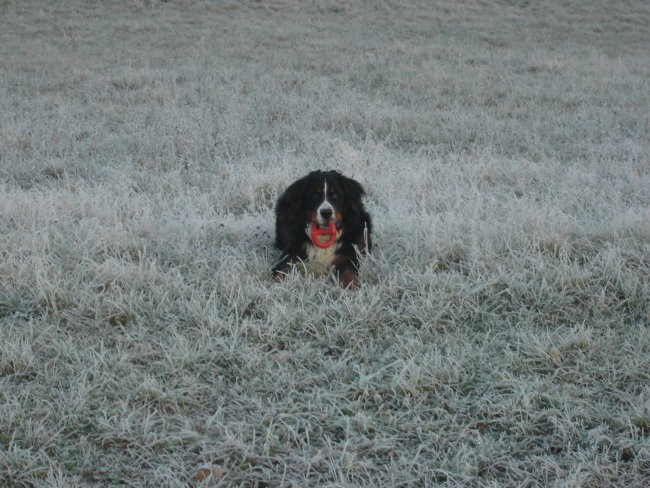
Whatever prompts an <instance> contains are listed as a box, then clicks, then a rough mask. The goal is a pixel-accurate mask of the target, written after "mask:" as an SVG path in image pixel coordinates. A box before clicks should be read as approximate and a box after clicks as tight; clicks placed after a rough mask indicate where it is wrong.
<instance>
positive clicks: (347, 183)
mask: <svg viewBox="0 0 650 488" xmlns="http://www.w3.org/2000/svg"><path fill="white" fill-rule="evenodd" d="M341 179H342V181H343V191H345V194H346V195H349V196H351V197H352V198H353V199H356V200H357V201H358V202H360V201H361V197H363V196H364V195H365V194H366V192H365V190H364V189H363V187H362V186H361V184H360V183H359V182H358V181H356V180H353V179H352V178H348V177H347V176H343V175H341Z"/></svg>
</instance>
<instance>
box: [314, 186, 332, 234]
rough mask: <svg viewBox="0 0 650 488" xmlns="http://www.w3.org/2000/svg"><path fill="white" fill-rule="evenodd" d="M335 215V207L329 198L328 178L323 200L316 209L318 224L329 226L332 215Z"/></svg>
mask: <svg viewBox="0 0 650 488" xmlns="http://www.w3.org/2000/svg"><path fill="white" fill-rule="evenodd" d="M333 216H334V207H333V206H332V204H331V203H330V201H329V200H328V199H327V180H325V181H324V183H323V202H322V203H321V204H320V205H319V206H318V208H317V209H316V219H317V220H318V225H320V226H327V224H328V223H329V221H330V220H332V217H333Z"/></svg>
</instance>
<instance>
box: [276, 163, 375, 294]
mask: <svg viewBox="0 0 650 488" xmlns="http://www.w3.org/2000/svg"><path fill="white" fill-rule="evenodd" d="M364 195H365V191H364V190H363V187H362V186H361V185H360V184H359V183H358V182H357V181H355V180H353V179H351V178H347V177H345V176H343V175H342V174H341V173H339V172H337V171H312V172H311V173H309V174H308V175H307V176H305V177H303V178H301V179H299V180H297V181H295V182H294V183H292V184H291V185H290V186H289V187H288V188H287V189H286V190H285V191H284V193H283V194H282V195H280V198H278V201H277V204H276V206H275V247H276V248H277V249H279V250H280V251H281V252H282V256H281V258H280V261H279V262H278V263H277V264H276V265H275V266H274V268H273V278H274V280H276V281H280V280H282V278H284V276H286V274H287V273H288V272H289V270H290V269H291V267H292V265H295V264H298V263H301V264H303V265H304V267H305V268H306V269H308V270H310V271H312V272H314V273H315V274H323V273H328V272H329V271H330V269H331V268H334V270H335V272H336V275H337V276H338V280H339V282H340V284H341V285H342V286H343V287H344V288H353V289H355V288H358V286H359V279H358V264H359V263H358V257H357V256H358V254H367V253H369V252H370V250H371V247H372V244H371V240H370V232H371V230H372V222H371V219H370V215H369V214H368V212H366V210H365V208H364V206H363V202H362V198H363V196H364Z"/></svg>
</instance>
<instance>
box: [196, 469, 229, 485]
mask: <svg viewBox="0 0 650 488" xmlns="http://www.w3.org/2000/svg"><path fill="white" fill-rule="evenodd" d="M225 475H226V471H225V470H224V469H222V468H220V467H219V466H206V467H203V468H201V469H199V470H198V471H197V472H196V474H195V475H194V478H192V479H193V480H194V481H196V482H198V483H200V482H201V481H205V480H207V479H208V478H210V477H212V480H213V481H219V480H220V479H221V478H223V477H224V476H225Z"/></svg>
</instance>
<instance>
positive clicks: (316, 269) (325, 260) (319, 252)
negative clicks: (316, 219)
mask: <svg viewBox="0 0 650 488" xmlns="http://www.w3.org/2000/svg"><path fill="white" fill-rule="evenodd" d="M341 234H342V232H341V231H339V232H337V234H336V243H334V244H332V245H331V246H329V247H326V248H324V249H323V248H320V247H317V246H314V245H313V244H312V243H311V242H310V243H308V244H306V245H305V252H306V254H307V259H306V260H305V262H304V265H305V267H306V268H307V270H308V271H309V272H311V273H313V274H316V275H322V274H327V273H328V272H329V269H330V266H331V265H332V261H333V260H334V256H336V251H337V250H338V249H339V248H340V247H341V244H340V241H339V239H340V237H341Z"/></svg>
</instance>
